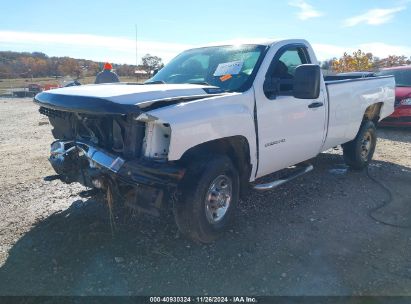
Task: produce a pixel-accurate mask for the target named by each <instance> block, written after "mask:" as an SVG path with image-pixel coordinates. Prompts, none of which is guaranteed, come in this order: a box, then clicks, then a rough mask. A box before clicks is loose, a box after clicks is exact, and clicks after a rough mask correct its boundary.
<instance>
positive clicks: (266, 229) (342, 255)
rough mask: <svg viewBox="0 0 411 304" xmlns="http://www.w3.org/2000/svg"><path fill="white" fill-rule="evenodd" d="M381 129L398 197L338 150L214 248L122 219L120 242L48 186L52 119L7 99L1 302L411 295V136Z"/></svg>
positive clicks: (380, 175) (386, 173) (160, 221)
mask: <svg viewBox="0 0 411 304" xmlns="http://www.w3.org/2000/svg"><path fill="white" fill-rule="evenodd" d="M378 132H379V137H380V139H379V142H378V145H377V150H376V155H375V157H374V158H375V161H374V162H373V164H372V166H370V169H369V172H370V175H371V176H373V177H375V178H376V179H377V180H378V181H380V182H381V183H383V185H385V187H387V188H389V190H390V193H391V196H392V198H391V199H390V193H389V192H388V191H387V190H386V189H384V188H383V187H382V186H381V185H379V184H377V183H376V182H375V181H373V180H371V179H370V178H369V177H368V176H367V174H366V172H352V171H349V170H346V168H345V167H344V165H343V160H342V157H341V151H339V150H333V151H331V152H328V153H322V154H321V155H320V156H319V157H318V158H317V159H316V160H315V161H314V163H313V164H314V166H315V170H314V172H312V173H310V174H307V175H305V176H304V177H302V178H299V179H298V180H295V181H293V182H291V183H289V184H287V185H284V186H282V187H279V188H277V189H276V190H273V191H271V192H266V193H256V192H252V193H251V194H250V196H249V198H248V199H247V200H246V201H243V202H242V203H241V206H240V210H239V212H238V216H237V221H236V223H235V226H234V227H233V229H232V230H230V231H229V232H227V234H226V235H225V236H224V237H223V238H222V239H220V240H219V241H217V242H216V243H215V244H213V245H207V246H204V245H196V244H194V243H191V242H189V241H187V240H185V239H184V238H182V237H180V235H179V233H178V231H177V228H176V227H175V225H174V222H173V219H172V218H171V217H164V218H151V217H148V216H134V217H125V218H118V219H117V220H116V224H117V229H116V231H115V233H114V235H113V234H112V233H111V230H110V225H109V218H108V210H107V208H106V206H105V203H104V201H103V200H102V199H99V198H98V197H94V198H81V197H80V196H79V193H80V192H81V191H82V190H84V188H83V187H82V186H80V185H78V184H72V185H65V184H63V183H62V182H60V181H51V182H47V181H44V180H43V178H44V177H46V176H48V175H52V174H54V173H53V171H52V169H51V166H50V165H49V164H48V161H47V156H48V151H49V144H50V142H51V141H52V137H51V134H50V125H49V124H48V123H47V119H45V118H42V116H41V115H40V114H38V112H37V107H36V106H35V105H34V104H33V103H31V100H30V99H0V155H1V159H0V181H1V182H0V295H199V294H203V295H206V294H208V295H220V294H223V295H234V294H242V295H244V294H247V295H411V229H410V228H406V227H407V226H408V227H410V226H411V187H410V185H411V129H408V130H407V129H399V130H398V129H379V131H378ZM382 204H386V205H385V206H384V207H383V208H380V209H375V208H376V207H378V206H380V205H382ZM387 223H390V224H392V225H387ZM399 226H401V227H399Z"/></svg>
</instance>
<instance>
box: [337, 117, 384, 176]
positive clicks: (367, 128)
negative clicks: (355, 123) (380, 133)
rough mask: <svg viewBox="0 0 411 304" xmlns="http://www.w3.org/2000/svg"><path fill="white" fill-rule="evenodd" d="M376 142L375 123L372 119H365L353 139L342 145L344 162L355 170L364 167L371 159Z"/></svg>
mask: <svg viewBox="0 0 411 304" xmlns="http://www.w3.org/2000/svg"><path fill="white" fill-rule="evenodd" d="M376 144H377V134H376V129H375V125H374V123H373V122H372V121H366V122H364V123H363V124H362V126H361V128H360V130H359V131H358V134H357V136H356V137H355V139H354V140H352V141H350V142H348V143H346V144H343V145H342V147H343V153H344V160H345V163H346V164H347V165H348V166H350V167H351V168H353V169H356V170H361V169H363V168H365V167H366V166H368V164H369V163H370V162H371V160H372V157H373V155H374V151H375V146H376Z"/></svg>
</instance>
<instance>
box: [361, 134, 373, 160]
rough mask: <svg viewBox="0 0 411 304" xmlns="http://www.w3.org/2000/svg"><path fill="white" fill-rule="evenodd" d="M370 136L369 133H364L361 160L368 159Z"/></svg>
mask: <svg viewBox="0 0 411 304" xmlns="http://www.w3.org/2000/svg"><path fill="white" fill-rule="evenodd" d="M371 140H372V136H371V133H370V132H366V133H365V134H364V137H363V139H362V142H361V157H362V159H363V160H367V159H368V155H369V153H370V148H371Z"/></svg>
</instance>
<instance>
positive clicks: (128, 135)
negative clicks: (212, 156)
mask: <svg viewBox="0 0 411 304" xmlns="http://www.w3.org/2000/svg"><path fill="white" fill-rule="evenodd" d="M40 97H41V96H40ZM35 102H37V103H40V105H41V107H40V110H39V111H40V113H41V114H43V115H46V116H48V117H49V120H50V123H51V125H52V126H53V130H52V133H53V136H54V137H55V138H56V139H57V140H56V141H54V142H53V143H52V144H51V151H50V158H49V161H50V163H51V165H52V166H53V168H54V170H55V171H56V173H57V174H58V175H59V178H60V179H61V180H62V181H64V182H66V183H72V182H79V183H81V184H83V185H84V186H86V187H90V188H98V189H102V190H104V191H113V192H115V193H116V194H118V195H117V197H119V198H121V200H122V201H123V202H124V203H125V205H127V206H128V207H130V208H132V209H137V210H138V211H143V212H148V213H150V214H154V215H157V214H158V211H159V209H161V208H162V207H163V202H164V201H165V200H166V198H167V197H168V196H169V195H170V194H172V193H173V192H174V191H175V189H176V186H177V184H178V182H179V181H180V179H181V178H182V177H183V175H184V169H183V168H181V167H180V166H179V165H178V164H177V163H175V162H169V161H167V153H168V144H169V140H170V133H171V130H170V126H169V125H168V124H166V123H156V124H153V122H152V121H148V120H147V118H146V117H145V119H143V121H142V120H139V119H138V117H139V116H140V115H141V114H142V112H141V111H136V110H134V111H133V112H131V111H123V112H122V111H113V113H114V114H112V113H100V114H93V113H89V112H88V111H82V109H76V112H72V111H70V109H60V108H56V107H53V105H50V104H47V105H45V104H43V103H42V101H41V99H39V98H38V96H36V99H35ZM134 109H138V108H137V107H136V106H134ZM153 138H154V139H156V142H155V143H153V142H152V141H153Z"/></svg>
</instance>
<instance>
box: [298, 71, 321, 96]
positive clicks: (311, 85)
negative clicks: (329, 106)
mask: <svg viewBox="0 0 411 304" xmlns="http://www.w3.org/2000/svg"><path fill="white" fill-rule="evenodd" d="M320 83H321V70H320V66H319V65H315V64H302V65H299V66H298V67H297V68H296V69H295V75H294V90H293V96H294V97H295V98H300V99H316V98H318V96H319V95H320Z"/></svg>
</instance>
